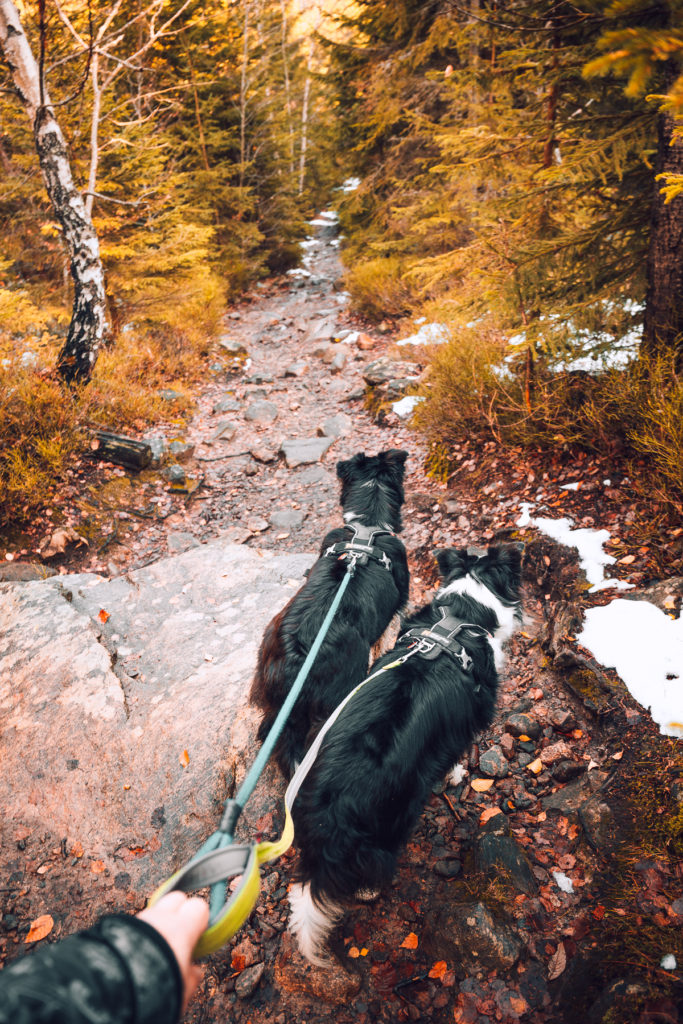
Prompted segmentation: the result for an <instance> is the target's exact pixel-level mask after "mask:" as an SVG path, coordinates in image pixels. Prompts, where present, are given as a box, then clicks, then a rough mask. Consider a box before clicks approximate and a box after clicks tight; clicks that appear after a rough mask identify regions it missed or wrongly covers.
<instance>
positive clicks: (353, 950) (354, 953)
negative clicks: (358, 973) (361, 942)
mask: <svg viewBox="0 0 683 1024" xmlns="http://www.w3.org/2000/svg"><path fill="white" fill-rule="evenodd" d="M369 952H370V950H369V949H366V948H365V946H363V948H362V949H359V948H358V946H350V947H349V956H350V957H351V959H352V960H357V959H358V957H359V956H367V955H368V953H369Z"/></svg>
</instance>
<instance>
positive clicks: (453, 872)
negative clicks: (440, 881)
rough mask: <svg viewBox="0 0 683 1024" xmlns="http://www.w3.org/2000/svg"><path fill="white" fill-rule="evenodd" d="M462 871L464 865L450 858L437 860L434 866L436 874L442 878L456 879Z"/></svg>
mask: <svg viewBox="0 0 683 1024" xmlns="http://www.w3.org/2000/svg"><path fill="white" fill-rule="evenodd" d="M461 871H462V864H461V862H460V861H459V860H458V859H457V858H456V857H453V858H449V859H448V860H437V862H436V864H435V865H434V873H435V874H437V875H440V876H441V878H455V877H456V876H457V875H459V874H460V872H461Z"/></svg>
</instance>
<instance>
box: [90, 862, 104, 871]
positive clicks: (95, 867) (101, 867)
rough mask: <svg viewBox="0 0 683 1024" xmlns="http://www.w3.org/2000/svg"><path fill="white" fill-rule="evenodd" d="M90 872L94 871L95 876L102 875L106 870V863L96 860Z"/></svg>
mask: <svg viewBox="0 0 683 1024" xmlns="http://www.w3.org/2000/svg"><path fill="white" fill-rule="evenodd" d="M90 870H91V871H92V873H93V875H101V874H102V872H103V871H104V870H105V865H104V861H103V860H94V861H93V862H92V864H91V865H90Z"/></svg>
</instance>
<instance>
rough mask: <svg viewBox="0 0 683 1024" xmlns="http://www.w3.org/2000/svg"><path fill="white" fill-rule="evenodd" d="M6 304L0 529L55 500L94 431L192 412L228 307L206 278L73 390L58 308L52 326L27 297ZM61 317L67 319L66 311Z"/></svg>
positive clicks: (114, 349) (120, 343) (135, 324)
mask: <svg viewBox="0 0 683 1024" xmlns="http://www.w3.org/2000/svg"><path fill="white" fill-rule="evenodd" d="M190 284H191V283H190ZM3 298H4V299H5V304H4V306H5V309H7V307H8V306H9V305H10V302H11V304H12V308H13V310H14V313H15V317H14V318H13V321H9V322H11V323H12V327H13V328H14V329H13V330H12V333H9V332H5V333H0V528H7V527H8V526H10V525H17V524H20V523H21V522H22V521H25V520H27V519H28V518H30V517H31V515H32V514H33V513H35V511H36V510H38V509H39V508H41V507H42V506H44V505H45V504H47V503H49V502H50V501H51V499H52V496H53V495H54V494H55V491H56V489H57V488H58V487H59V484H60V480H61V479H62V475H63V473H64V471H65V469H66V468H67V467H68V465H69V464H70V462H71V461H72V460H73V459H74V457H75V456H76V455H78V454H79V453H80V452H82V451H83V450H84V449H85V447H86V446H87V444H88V434H87V429H86V428H87V427H89V426H92V425H93V424H98V425H101V426H104V427H106V428H107V429H109V430H112V431H114V432H119V433H125V432H126V431H129V432H133V433H136V432H141V431H144V430H145V429H146V428H147V427H148V426H149V425H150V424H152V423H155V422H159V421H162V420H164V419H168V417H169V416H170V415H173V416H174V417H176V418H177V417H179V416H181V417H182V416H183V415H184V414H186V413H187V412H188V411H189V409H190V408H191V406H192V398H191V394H190V391H189V385H191V384H192V383H193V382H195V381H197V380H199V379H201V377H202V376H203V374H204V372H205V368H206V361H207V357H208V356H209V353H210V348H211V342H212V338H213V337H215V335H216V333H217V331H218V329H219V325H220V315H221V312H222V305H223V300H222V295H221V293H220V291H219V289H218V287H217V285H216V282H215V280H213V279H211V277H210V276H207V275H204V276H203V277H202V278H201V279H199V278H198V279H197V281H196V282H195V286H194V287H188V288H187V291H185V293H184V296H180V295H178V296H175V297H174V296H170V297H167V301H166V303H164V304H163V305H162V304H161V303H160V304H159V306H158V307H157V308H149V307H148V308H147V309H146V310H145V315H144V318H142V317H141V318H140V319H139V320H137V321H129V322H128V323H127V324H126V326H125V327H124V329H122V330H120V331H119V333H118V337H117V338H116V339H115V343H114V344H113V345H112V346H111V347H110V348H109V349H106V350H104V351H102V352H101V353H100V356H99V359H98V361H97V364H96V366H95V372H94V374H93V379H92V381H91V383H90V384H89V385H88V386H87V387H85V388H83V389H81V390H79V391H76V392H71V391H69V390H68V389H65V388H62V387H61V386H60V384H59V382H58V381H57V379H56V376H55V373H54V367H55V364H56V360H57V353H58V351H59V349H60V347H61V344H62V341H63V338H62V336H60V335H59V334H57V333H54V329H53V330H52V331H51V330H50V329H49V324H52V325H54V323H55V318H54V316H53V313H54V311H50V316H52V317H53V318H52V320H50V321H48V319H47V317H46V315H45V314H41V313H40V311H39V309H38V308H37V307H36V306H35V305H33V303H32V302H31V300H30V297H29V296H28V295H26V294H22V295H19V296H17V295H16V294H13V295H10V299H9V300H8V299H7V295H6V293H2V294H0V301H1V300H2V299H3ZM61 319H62V320H67V322H68V317H67V316H66V315H65V314H63V315H62V317H61ZM1 322H2V323H7V322H8V321H6V320H5V319H4V317H3V320H2V321H1ZM26 352H29V353H33V354H34V357H35V360H36V365H35V366H32V365H28V366H26V365H22V356H23V355H24V353H26ZM163 388H171V389H173V390H175V391H178V392H180V394H181V395H183V396H184V397H182V398H180V399H179V400H176V401H174V403H173V406H172V410H171V409H170V408H169V404H168V402H165V401H164V400H163V399H162V398H161V397H160V395H159V391H160V389H163Z"/></svg>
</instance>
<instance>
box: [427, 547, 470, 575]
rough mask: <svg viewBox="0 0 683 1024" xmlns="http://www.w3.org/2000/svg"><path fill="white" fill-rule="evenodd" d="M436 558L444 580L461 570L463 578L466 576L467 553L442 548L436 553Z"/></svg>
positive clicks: (460, 550)
mask: <svg viewBox="0 0 683 1024" xmlns="http://www.w3.org/2000/svg"><path fill="white" fill-rule="evenodd" d="M434 557H435V558H436V561H437V564H438V566H439V572H440V573H441V579H442V580H445V579H446V578H447V577H448V576H451V575H452V574H453V573H454V572H455V571H456V570H460V572H461V575H462V576H464V575H465V574H466V571H467V552H466V551H464V550H463V549H462V548H440V549H439V550H438V551H435V552H434Z"/></svg>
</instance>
